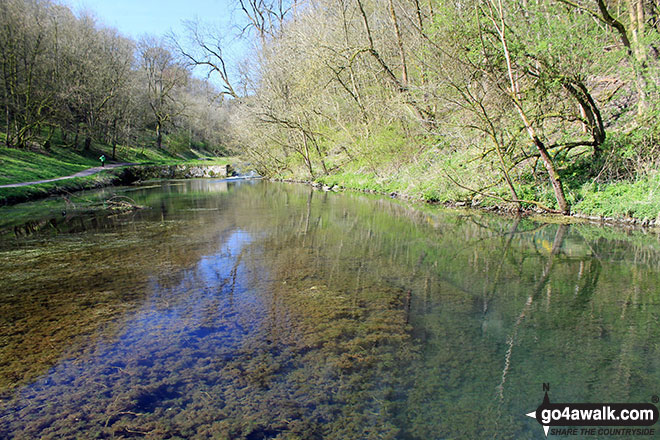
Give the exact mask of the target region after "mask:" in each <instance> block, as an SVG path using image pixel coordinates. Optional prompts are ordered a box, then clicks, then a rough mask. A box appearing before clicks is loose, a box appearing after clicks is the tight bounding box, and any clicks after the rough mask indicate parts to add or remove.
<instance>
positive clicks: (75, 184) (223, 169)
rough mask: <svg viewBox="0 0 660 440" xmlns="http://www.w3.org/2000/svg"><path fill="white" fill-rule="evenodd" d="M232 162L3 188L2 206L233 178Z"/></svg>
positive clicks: (126, 170) (130, 169)
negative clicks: (137, 185)
mask: <svg viewBox="0 0 660 440" xmlns="http://www.w3.org/2000/svg"><path fill="white" fill-rule="evenodd" d="M229 162H231V159H228V158H218V159H216V160H213V161H205V162H202V161H196V162H189V163H179V164H171V165H166V164H160V165H158V164H128V165H125V166H118V167H114V168H108V169H107V170H103V171H101V172H99V173H96V174H92V175H87V176H81V177H71V178H69V179H65V180H61V179H58V180H55V181H51V182H46V183H39V184H34V185H27V186H15V187H5V188H0V206H5V205H14V204H17V203H22V202H28V201H32V200H37V199H41V198H45V197H49V196H53V195H64V194H70V193H72V192H75V191H82V190H87V189H94V188H102V187H105V186H113V185H129V184H131V183H134V182H137V181H142V180H152V179H191V178H204V177H210V178H222V177H230V176H231V175H233V173H234V171H233V168H232V166H231V164H230V163H229Z"/></svg>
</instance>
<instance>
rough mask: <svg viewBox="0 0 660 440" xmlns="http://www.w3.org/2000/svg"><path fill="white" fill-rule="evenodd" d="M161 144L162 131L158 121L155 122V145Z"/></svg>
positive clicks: (159, 145) (159, 146)
mask: <svg viewBox="0 0 660 440" xmlns="http://www.w3.org/2000/svg"><path fill="white" fill-rule="evenodd" d="M162 145H163V132H162V131H161V126H160V122H157V123H156V146H157V147H158V148H161V146H162Z"/></svg>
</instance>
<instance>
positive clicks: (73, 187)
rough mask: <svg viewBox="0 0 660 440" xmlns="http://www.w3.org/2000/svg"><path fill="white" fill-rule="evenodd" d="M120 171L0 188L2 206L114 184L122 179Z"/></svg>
mask: <svg viewBox="0 0 660 440" xmlns="http://www.w3.org/2000/svg"><path fill="white" fill-rule="evenodd" d="M118 172H119V171H117V169H111V170H107V171H104V172H102V173H98V174H94V175H91V176H85V177H74V178H72V179H66V180H59V181H56V182H50V183H41V184H38V185H28V186H21V187H16V188H0V206H3V205H9V204H14V203H20V202H24V201H28V200H35V199H39V198H43V197H48V196H49V195H53V194H66V193H70V192H74V191H81V190H84V189H92V188H100V187H103V186H108V185H112V184H115V183H116V182H118V181H119V180H120V179H119V178H118V175H117V174H118Z"/></svg>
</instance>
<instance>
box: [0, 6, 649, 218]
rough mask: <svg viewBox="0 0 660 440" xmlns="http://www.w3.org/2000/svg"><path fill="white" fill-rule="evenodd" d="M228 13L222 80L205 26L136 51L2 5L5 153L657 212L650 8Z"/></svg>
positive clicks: (69, 18)
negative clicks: (208, 164)
mask: <svg viewBox="0 0 660 440" xmlns="http://www.w3.org/2000/svg"><path fill="white" fill-rule="evenodd" d="M235 5H236V7H237V13H238V14H240V17H241V19H242V20H243V21H244V22H245V23H247V26H246V27H244V28H243V29H242V32H241V37H242V38H245V39H248V40H249V41H250V43H251V48H252V49H251V52H250V54H249V56H248V57H247V58H246V60H245V62H244V63H243V64H241V65H240V66H239V67H237V68H236V69H234V70H232V66H231V63H230V60H229V59H227V58H226V56H225V52H224V51H223V49H224V46H223V45H224V42H225V41H227V40H228V38H227V36H226V35H220V34H219V33H218V32H216V31H214V30H213V28H212V27H210V26H207V23H202V22H188V23H187V33H186V34H185V35H179V36H177V35H170V36H169V37H167V38H164V39H156V38H152V37H144V38H142V39H140V41H137V42H136V41H133V40H130V39H127V38H124V37H122V36H120V35H119V34H118V33H117V32H116V31H115V30H113V29H109V28H105V27H103V26H100V25H98V24H97V23H96V22H95V20H94V19H93V17H90V16H88V15H85V14H82V15H80V16H75V15H74V14H72V13H71V11H70V10H69V9H68V8H67V7H65V6H62V5H59V4H57V3H54V2H52V1H50V0H10V1H6V2H3V3H2V5H0V8H2V18H1V19H0V20H2V22H3V23H2V24H3V26H2V31H1V32H0V43H2V44H0V50H1V51H2V52H1V53H0V55H1V56H0V60H1V63H2V68H3V71H4V72H5V74H4V76H3V77H2V78H1V79H0V81H2V84H1V85H2V96H0V101H1V102H2V107H3V110H4V111H3V120H2V122H1V123H0V124H1V126H2V128H3V129H4V131H5V134H4V138H3V139H4V141H5V143H6V145H7V146H8V147H11V148H17V149H21V150H25V149H30V148H32V149H35V148H41V149H42V150H44V151H43V152H45V153H46V154H48V152H49V151H50V149H51V148H52V145H53V144H54V143H56V142H59V143H60V144H62V145H67V146H69V147H71V148H73V149H82V150H83V151H86V150H88V149H89V148H91V147H92V146H93V145H94V144H95V142H102V143H104V144H105V145H107V147H108V148H110V149H112V150H113V153H112V156H115V147H116V146H121V145H141V144H148V145H152V146H153V147H155V150H156V151H161V150H167V151H170V152H171V153H173V154H178V153H181V152H182V151H183V152H188V151H190V150H191V148H192V149H193V150H195V149H196V148H197V149H199V148H201V149H207V150H209V151H211V152H213V153H214V154H224V153H225V152H226V151H227V150H233V151H236V152H240V153H241V154H242V155H243V157H245V158H246V160H247V161H249V162H250V163H251V165H252V166H253V167H254V168H256V169H257V171H258V172H259V173H260V174H262V175H264V176H266V177H271V178H278V179H292V180H306V181H309V180H312V181H316V182H319V183H323V184H327V185H338V186H341V187H346V188H354V189H362V190H372V191H378V192H383V193H388V194H392V193H395V194H400V195H405V196H408V197H412V198H415V199H421V200H426V201H430V202H458V203H460V204H468V205H472V206H498V207H502V208H505V209H510V210H513V211H520V210H526V209H537V210H540V211H544V212H557V213H562V214H568V213H571V212H572V213H582V214H589V215H597V216H616V217H620V218H625V217H628V218H634V219H638V220H650V221H652V220H654V219H656V218H658V216H659V215H660V197H658V194H660V174H659V172H658V169H659V162H660V159H659V158H660V154H659V153H660V147H659V146H658V137H659V136H660V123H659V122H658V121H659V120H660V119H659V118H658V116H659V115H660V104H659V103H660V100H659V99H658V98H659V86H660V85H659V82H660V75H659V74H658V73H659V65H660V63H659V57H660V38H659V37H660V33H659V30H660V20H659V17H660V13H659V11H660V9H659V5H658V1H657V0H552V1H537V0H534V1H531V0H524V1H522V2H520V1H513V0H468V1H461V2H454V1H450V2H440V1H436V0H425V1H422V0H340V1H330V0H292V1H275V0H259V1H257V0H237V1H236V2H235ZM192 69H198V71H200V70H199V69H201V70H204V69H206V72H205V73H207V74H208V77H209V78H214V81H215V82H214V84H215V85H212V84H211V83H210V82H209V81H205V80H200V79H197V78H196V77H194V76H193V75H192V74H191V72H192ZM236 72H238V73H239V74H238V75H237V74H236ZM237 78H239V79H237ZM117 148H120V147H117ZM142 150H143V151H144V149H142ZM3 167H4V165H3Z"/></svg>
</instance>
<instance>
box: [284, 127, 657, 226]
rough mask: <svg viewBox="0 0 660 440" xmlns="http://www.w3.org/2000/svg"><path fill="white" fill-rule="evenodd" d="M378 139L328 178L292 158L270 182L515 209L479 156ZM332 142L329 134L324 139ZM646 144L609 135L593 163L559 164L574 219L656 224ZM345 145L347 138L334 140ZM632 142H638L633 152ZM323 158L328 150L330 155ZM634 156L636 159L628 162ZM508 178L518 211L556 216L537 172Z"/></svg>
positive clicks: (330, 164)
mask: <svg viewBox="0 0 660 440" xmlns="http://www.w3.org/2000/svg"><path fill="white" fill-rule="evenodd" d="M384 131H385V135H384V134H382V133H381V134H378V133H376V134H375V135H373V136H372V137H371V139H370V142H367V143H363V144H361V145H358V146H355V147H354V148H353V150H351V151H350V153H351V154H348V153H347V152H346V151H344V150H341V151H340V150H336V149H335V151H334V152H333V153H331V154H328V156H327V158H325V166H326V169H328V171H329V172H328V173H327V174H326V173H325V172H324V170H323V169H322V167H321V166H318V165H317V166H315V167H314V169H313V171H314V178H312V179H310V173H309V167H308V166H306V164H304V162H303V161H301V160H300V158H299V157H296V156H290V158H289V161H288V163H287V164H286V167H283V170H282V171H280V172H278V173H277V174H275V175H274V176H272V177H275V178H277V179H284V180H288V179H291V180H302V181H310V180H312V181H315V182H318V183H320V184H323V185H327V186H334V185H336V186H338V187H340V188H346V189H353V190H359V191H370V192H376V193H381V194H387V195H396V196H402V197H405V198H410V199H413V200H418V201H424V202H429V203H442V204H446V205H451V206H456V205H458V206H468V207H477V208H482V209H483V208H486V209H497V210H503V211H512V210H515V208H516V205H515V204H514V203H511V202H510V200H511V196H510V192H509V188H508V187H507V185H506V184H505V182H504V180H503V178H502V173H501V168H500V164H499V163H498V162H497V161H496V160H492V159H491V160H489V161H484V160H483V157H482V155H483V150H482V149H480V148H474V147H470V146H464V147H462V148H460V149H459V148H453V147H451V146H445V145H441V144H437V143H436V144H433V143H432V141H430V140H428V139H418V140H415V142H409V141H408V142H406V140H405V137H404V136H403V135H402V134H400V133H397V132H396V131H394V130H384ZM327 136H328V137H329V138H332V137H333V135H332V134H327ZM647 141H648V139H642V140H641V141H640V140H639V139H631V138H630V137H626V136H619V137H616V136H615V135H613V136H611V138H610V139H609V141H608V143H607V144H606V145H605V148H604V151H603V154H602V156H601V157H600V158H598V159H597V160H595V159H594V158H593V155H592V151H591V150H590V148H576V149H574V150H571V151H570V153H569V154H566V155H565V156H564V157H556V158H555V161H556V163H557V165H558V167H557V168H558V172H559V174H560V176H561V179H562V182H563V185H564V190H565V192H566V197H567V199H568V201H569V203H570V205H571V213H572V214H573V215H578V216H584V217H596V218H604V219H607V220H615V221H617V222H625V223H637V224H652V223H656V224H660V171H659V169H658V163H657V160H654V159H653V158H654V157H655V156H654V155H653V154H652V153H650V152H649V151H647V150H649V149H650V150H653V148H655V144H653V143H651V142H647ZM335 142H336V143H337V144H342V143H343V144H344V145H347V144H349V142H348V141H347V140H346V139H336V140H335ZM632 142H637V143H636V144H635V145H634V147H631V146H630V145H631V143H632ZM328 151H332V150H331V149H330V148H329V149H328ZM631 151H636V152H639V153H638V154H634V155H631V154H630V152H631ZM509 174H510V177H511V179H512V181H513V182H514V187H515V189H516V192H517V194H518V197H519V199H521V200H525V202H523V203H522V206H523V208H524V209H525V210H527V211H530V212H533V211H538V212H541V211H543V210H542V209H539V206H543V207H547V208H549V209H556V208H557V206H556V199H555V197H554V194H553V190H552V187H551V185H550V183H549V181H548V178H547V173H546V172H545V170H544V169H543V167H542V165H540V164H536V166H534V165H533V164H532V165H530V164H525V165H524V166H517V167H512V168H511V169H510V170H509Z"/></svg>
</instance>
